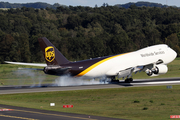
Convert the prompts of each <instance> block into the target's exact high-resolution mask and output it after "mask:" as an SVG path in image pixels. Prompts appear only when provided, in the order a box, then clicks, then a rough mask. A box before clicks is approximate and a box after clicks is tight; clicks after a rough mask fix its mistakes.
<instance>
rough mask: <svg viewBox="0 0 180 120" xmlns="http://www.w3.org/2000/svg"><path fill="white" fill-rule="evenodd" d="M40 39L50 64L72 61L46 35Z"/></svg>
mask: <svg viewBox="0 0 180 120" xmlns="http://www.w3.org/2000/svg"><path fill="white" fill-rule="evenodd" d="M38 41H39V45H40V47H41V50H42V52H43V55H44V58H45V60H46V64H47V65H48V66H50V65H62V64H67V63H69V62H70V61H69V60H67V59H66V58H65V57H64V56H63V54H62V53H61V52H60V51H59V50H58V49H57V48H56V47H55V46H54V45H53V44H52V43H51V42H50V41H49V40H48V39H47V38H46V37H42V38H39V39H38Z"/></svg>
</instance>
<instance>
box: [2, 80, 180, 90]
mask: <svg viewBox="0 0 180 120" xmlns="http://www.w3.org/2000/svg"><path fill="white" fill-rule="evenodd" d="M174 84H175V85H177V84H180V78H161V79H141V80H134V81H133V82H132V83H124V81H122V82H120V83H114V84H96V85H94V84H93V85H81V86H52V85H51V84H48V85H47V84H46V85H41V87H39V86H34V87H31V86H1V87H0V94H16V93H33V92H52V91H70V90H88V89H107V88H123V87H142V86H155V85H156V86H157V85H158V86H159V85H174Z"/></svg>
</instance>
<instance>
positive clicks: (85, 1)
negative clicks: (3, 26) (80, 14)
mask: <svg viewBox="0 0 180 120" xmlns="http://www.w3.org/2000/svg"><path fill="white" fill-rule="evenodd" d="M138 1H145V2H154V3H161V4H163V5H166V3H167V5H169V6H177V7H180V0H16V1H14V0H3V1H2V2H9V3H34V2H45V3H49V4H54V3H59V4H62V5H67V6H69V5H71V6H90V7H94V6H95V5H96V4H97V5H98V7H100V6H102V5H103V3H108V4H109V5H115V4H125V3H129V2H138Z"/></svg>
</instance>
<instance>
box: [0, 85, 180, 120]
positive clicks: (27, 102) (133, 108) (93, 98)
mask: <svg viewBox="0 0 180 120" xmlns="http://www.w3.org/2000/svg"><path fill="white" fill-rule="evenodd" d="M179 93H180V86H178V85H177V86H172V89H167V88H166V86H153V87H131V88H130V87H128V88H114V89H99V90H75V91H59V92H45V93H28V94H11V95H1V96H0V103H1V104H8V105H16V106H22V107H28V108H36V109H45V110H53V111H61V112H70V113H80V114H87V115H97V116H106V117H114V118H124V119H133V120H153V119H156V120H167V119H169V118H170V115H176V114H177V115H179V111H180V101H179V99H180V94H179ZM50 103H55V104H56V106H55V107H50ZM66 104H72V105H74V107H73V108H62V106H63V105H66Z"/></svg>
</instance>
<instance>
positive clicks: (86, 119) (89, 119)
mask: <svg viewBox="0 0 180 120" xmlns="http://www.w3.org/2000/svg"><path fill="white" fill-rule="evenodd" d="M3 109H7V108H3ZM13 111H19V112H26V113H34V114H41V115H49V116H59V117H66V118H73V119H82V120H97V119H91V118H83V117H74V116H67V115H59V114H50V113H42V112H34V111H26V110H18V109H13ZM0 116H2V117H10V118H18V119H25V120H38V119H33V118H24V117H18V116H10V115H0Z"/></svg>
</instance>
